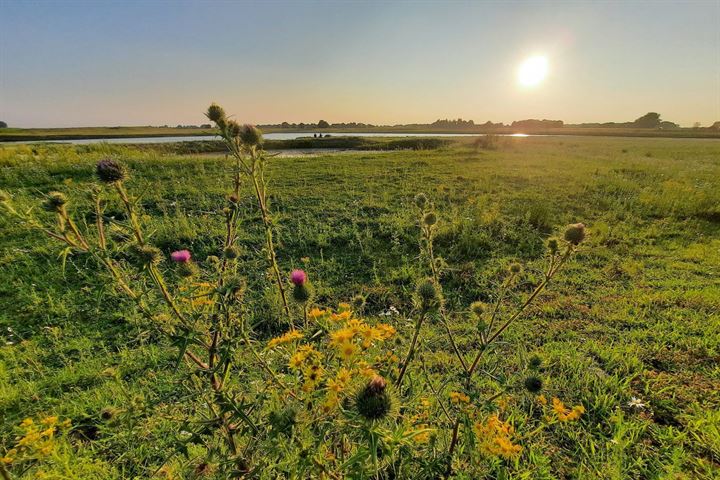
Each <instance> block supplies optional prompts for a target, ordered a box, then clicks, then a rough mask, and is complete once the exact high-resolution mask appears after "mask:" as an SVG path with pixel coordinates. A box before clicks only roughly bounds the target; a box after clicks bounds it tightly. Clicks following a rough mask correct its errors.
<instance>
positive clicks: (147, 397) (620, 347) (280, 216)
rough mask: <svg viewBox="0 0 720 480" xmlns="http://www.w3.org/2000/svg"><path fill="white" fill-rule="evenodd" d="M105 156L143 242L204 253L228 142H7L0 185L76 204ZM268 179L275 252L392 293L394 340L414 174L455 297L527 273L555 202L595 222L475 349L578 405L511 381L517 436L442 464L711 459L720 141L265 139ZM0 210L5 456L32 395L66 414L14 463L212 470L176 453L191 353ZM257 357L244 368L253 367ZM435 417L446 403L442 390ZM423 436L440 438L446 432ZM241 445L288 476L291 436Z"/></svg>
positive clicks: (332, 290) (59, 473) (567, 216)
mask: <svg viewBox="0 0 720 480" xmlns="http://www.w3.org/2000/svg"><path fill="white" fill-rule="evenodd" d="M108 155H112V156H114V157H116V158H120V159H123V160H124V161H125V163H126V164H127V165H128V166H129V167H130V171H131V178H130V180H129V181H128V182H127V188H128V189H129V190H131V191H133V192H135V193H138V194H140V196H141V205H142V210H143V215H142V216H141V222H143V224H145V226H146V228H147V230H146V231H148V232H151V241H152V243H153V244H155V245H157V246H158V247H159V248H161V249H162V251H163V252H165V253H169V252H171V251H173V250H177V249H181V248H187V249H189V250H191V251H192V252H193V255H194V257H195V258H198V259H204V258H205V257H207V256H208V255H217V254H218V246H219V245H220V244H221V243H222V237H223V225H222V222H221V221H218V218H219V216H220V214H219V213H218V212H219V210H220V209H221V208H222V206H223V205H224V202H225V198H226V196H227V194H228V191H229V187H228V183H227V181H226V177H227V170H228V168H229V167H228V165H227V164H226V163H225V162H226V160H224V159H223V158H222V157H220V156H217V157H215V156H212V155H203V156H188V155H175V154H173V153H172V152H167V151H165V152H160V151H153V150H148V149H145V150H139V149H135V148H133V147H123V146H109V145H91V146H77V147H73V146H39V147H36V148H35V149H34V150H33V149H31V148H29V147H10V146H8V147H5V148H0V189H3V190H5V191H7V192H9V193H10V194H11V195H12V196H13V201H14V202H15V203H16V204H18V205H21V206H26V207H29V206H31V205H33V204H36V203H38V202H39V201H40V200H41V198H42V195H43V194H44V193H47V192H49V191H52V190H61V191H65V192H68V194H69V195H70V203H71V205H72V209H73V210H74V211H79V212H80V213H82V212H85V211H87V210H88V209H90V207H91V205H90V201H89V197H88V195H86V194H77V193H73V192H77V189H78V187H79V188H80V191H89V189H90V186H91V184H92V183H93V181H94V177H93V171H94V165H95V162H97V161H98V160H99V159H101V158H104V157H106V156H108ZM270 180H271V192H272V195H271V208H272V209H273V210H274V211H275V212H276V213H277V219H276V220H277V226H278V232H277V239H276V240H277V243H278V248H277V251H278V258H279V262H280V265H281V267H282V269H283V271H287V272H289V271H290V270H291V269H292V268H304V269H305V270H306V271H307V272H308V274H309V276H310V278H311V279H312V281H313V284H314V287H315V289H316V292H317V293H316V302H317V303H319V304H323V305H336V304H337V303H338V302H341V301H346V300H348V299H350V298H352V297H353V295H356V294H363V295H364V296H365V297H366V304H365V306H364V307H363V308H364V310H363V311H362V313H363V314H364V315H366V316H368V317H375V316H377V315H378V314H380V313H381V312H384V311H386V310H387V309H388V308H389V307H390V306H393V307H395V308H397V310H398V311H399V312H400V315H398V316H394V317H392V318H391V319H390V320H387V321H388V322H390V323H392V325H393V326H394V327H395V328H396V329H397V330H398V333H399V336H398V338H399V340H398V342H399V343H400V344H399V345H398V346H397V349H398V351H405V349H406V348H407V344H408V342H409V337H410V335H411V334H412V328H413V319H411V318H406V317H405V314H406V313H408V312H410V311H411V309H412V292H413V289H414V286H415V283H416V282H417V280H418V279H420V278H422V277H423V276H424V275H426V273H425V271H424V269H423V267H422V266H421V265H420V262H419V260H418V253H417V252H418V231H417V220H416V214H415V212H414V210H413V207H412V199H413V197H414V195H415V194H416V193H418V192H424V193H426V194H427V195H428V197H429V198H430V199H431V200H432V201H433V202H434V203H435V205H436V207H437V211H438V217H439V222H438V229H437V237H436V241H435V248H436V250H437V252H438V254H439V255H441V256H442V257H443V259H444V260H445V261H446V262H447V263H448V266H449V268H448V273H447V275H446V276H445V278H444V281H443V285H444V289H445V295H446V297H447V298H446V301H447V303H448V304H449V305H456V306H460V309H462V308H464V307H463V306H466V305H469V303H470V302H472V301H474V300H477V299H481V300H483V301H487V302H491V301H493V299H494V297H493V295H494V292H495V291H496V286H497V284H498V282H499V279H500V278H501V272H503V271H504V270H505V268H506V267H507V265H508V264H509V263H510V262H513V261H519V262H521V263H522V264H524V265H525V271H526V273H525V274H524V277H523V281H522V282H521V283H520V285H519V287H518V288H519V290H520V292H521V293H522V292H524V291H527V290H529V289H530V288H531V285H532V284H533V282H535V281H536V279H537V275H538V273H537V269H538V268H539V267H540V265H541V261H542V257H543V255H544V252H545V246H544V244H545V241H546V239H547V238H548V237H549V236H550V235H552V234H557V232H558V231H561V229H562V228H563V226H564V225H566V224H568V223H574V222H580V221H582V222H585V223H586V224H587V226H588V229H589V237H588V241H587V242H586V244H584V245H583V246H582V247H581V249H580V251H579V253H578V254H577V255H576V256H574V257H573V258H572V259H571V260H570V263H569V264H568V266H567V268H566V269H565V270H563V271H561V272H560V273H559V274H558V276H557V278H556V280H554V284H553V285H552V288H550V289H549V290H548V291H547V292H545V293H544V294H543V295H542V297H541V298H540V299H539V301H538V302H537V303H535V304H533V306H532V307H531V309H530V310H529V312H528V314H527V315H526V316H525V317H523V318H522V320H521V321H519V322H518V323H516V324H514V325H513V326H512V327H511V328H510V329H509V330H508V333H507V336H506V337H505V338H504V340H503V343H501V344H500V346H499V352H498V355H497V356H495V357H493V360H492V363H489V364H488V365H485V366H484V367H483V368H487V369H488V370H492V369H494V370H493V371H494V372H495V374H496V375H499V376H503V375H510V374H512V373H516V372H519V371H522V369H523V368H524V366H523V365H524V361H525V360H524V359H525V358H526V357H527V356H528V355H531V354H533V355H538V356H539V357H540V358H541V359H542V370H541V371H542V376H543V379H544V387H543V389H544V393H545V394H546V395H547V397H548V398H550V397H551V396H558V397H560V398H562V399H563V400H565V401H566V403H568V404H572V405H575V404H581V405H583V406H584V408H585V414H584V415H583V416H582V418H581V419H580V420H579V421H578V422H577V423H576V424H573V425H557V426H556V427H554V428H548V429H544V430H541V431H534V426H533V425H535V424H534V423H533V422H534V421H535V420H536V419H534V418H533V416H532V415H531V414H529V413H528V411H529V410H528V408H529V407H528V405H529V404H532V402H533V398H532V397H529V396H528V395H527V394H525V396H523V395H518V396H511V397H509V398H507V399H506V400H505V403H506V404H504V405H502V406H501V407H499V408H501V409H502V410H503V412H504V415H505V416H506V418H508V419H509V420H510V421H512V423H513V424H514V426H515V429H516V431H517V432H518V434H519V435H520V436H521V438H520V440H519V442H520V444H521V445H522V447H523V451H522V454H521V455H519V456H518V457H516V458H514V459H512V460H505V459H498V458H490V459H484V460H480V461H477V462H470V461H462V460H459V461H458V464H457V465H456V469H455V470H456V474H457V478H467V479H469V478H488V479H489V478H526V479H530V478H532V479H536V478H548V479H550V478H563V479H564V478H584V479H623V478H632V479H656V478H657V479H660V478H662V479H670V478H673V479H695V478H701V479H712V478H718V477H719V476H720V367H718V365H719V363H718V361H719V360H720V142H717V141H714V140H686V139H627V138H572V137H566V138H507V139H502V140H501V141H500V142H499V144H498V146H497V149H495V150H482V149H481V150H479V151H476V150H475V149H473V148H471V147H470V146H469V145H465V144H455V145H451V146H446V147H444V148H440V149H433V150H420V151H396V152H383V153H381V154H380V153H373V152H357V153H352V154H344V155H333V154H327V155H318V156H313V157H304V158H278V159H274V160H272V162H271V165H270ZM244 188H245V187H244ZM250 195H251V194H250V190H249V189H244V190H243V191H242V196H241V197H242V198H241V208H242V212H243V215H242V219H241V234H240V244H241V247H242V252H243V253H242V256H241V264H242V270H243V272H245V275H246V276H247V278H248V284H249V288H248V292H249V293H248V294H249V295H255V296H257V297H258V298H259V297H262V293H257V292H262V291H263V290H262V289H263V287H262V285H263V284H264V278H263V277H264V276H263V274H262V273H263V272H264V270H265V263H264V258H263V257H262V255H260V253H259V252H258V251H257V247H256V245H258V244H259V243H261V241H262V235H263V233H262V228H261V225H260V219H259V216H258V214H257V212H256V211H255V210H254V209H253V203H252V199H251V197H250ZM38 215H40V216H42V215H48V216H49V214H46V213H44V212H40V213H38ZM107 215H109V216H113V215H115V216H117V217H121V216H122V213H121V208H120V206H119V205H115V204H111V205H110V206H109V209H108V212H107ZM48 218H50V217H48ZM80 218H85V219H86V220H89V221H90V222H92V217H91V216H85V217H83V216H82V215H81V216H80ZM0 232H2V233H0V246H1V247H2V248H1V250H0V304H1V305H2V308H0V327H1V329H2V330H0V339H2V345H1V346H0V420H1V422H0V423H1V426H0V454H3V452H5V451H6V450H8V449H9V448H11V447H12V445H13V442H14V437H15V435H16V434H17V427H16V426H17V425H18V424H19V423H20V422H21V421H22V420H23V419H24V418H26V417H33V418H39V417H42V416H46V415H57V416H59V417H60V418H67V419H70V420H71V422H72V425H73V426H72V427H71V430H70V432H69V433H68V434H67V436H64V437H63V438H62V444H61V446H60V447H59V449H58V452H56V454H55V458H54V460H53V461H48V462H46V463H38V464H33V465H34V466H33V467H32V468H31V469H30V470H27V471H25V472H21V471H13V473H15V474H16V475H18V476H21V477H23V476H24V478H41V477H40V476H39V475H40V474H39V473H38V472H43V473H44V474H45V475H47V477H46V478H108V479H109V478H151V477H153V476H157V477H158V478H160V477H162V478H196V477H197V478H200V477H202V478H213V474H212V471H210V470H208V471H206V470H204V469H200V468H199V467H198V465H197V464H193V463H192V462H193V461H196V462H197V460H196V457H193V456H192V455H191V461H190V462H189V465H190V466H188V464H187V463H183V462H182V461H181V459H180V458H179V456H173V455H171V452H172V451H173V446H174V445H176V443H177V438H178V437H179V436H181V435H182V431H183V429H184V427H183V426H182V422H181V421H179V420H178V419H183V418H187V417H193V416H194V415H196V412H195V407H194V405H195V403H194V402H195V400H196V399H195V398H193V397H192V396H191V394H190V393H189V392H190V389H189V388H187V387H188V386H187V383H186V382H187V379H186V376H185V374H184V373H185V372H184V369H185V368H186V367H184V366H181V367H180V368H179V369H175V360H176V356H177V349H176V348H174V346H172V345H170V344H169V342H167V341H166V340H164V339H162V338H161V337H158V336H157V335H154V334H153V333H152V330H151V329H148V328H147V327H146V326H145V325H144V324H143V320H142V319H141V317H140V315H139V314H138V313H137V311H136V310H135V309H134V308H133V305H132V304H131V303H130V302H129V301H127V300H126V299H125V298H123V297H122V296H121V295H120V294H118V293H116V292H114V291H113V290H112V289H110V288H108V287H106V286H105V284H104V283H103V282H101V281H99V280H98V278H97V275H94V274H91V273H89V272H88V269H87V268H88V262H89V260H88V259H87V258H85V257H83V256H82V255H78V256H70V257H68V258H67V262H66V264H65V266H64V268H63V266H62V264H61V263H62V262H61V260H60V259H59V257H58V256H59V254H60V252H61V250H62V248H61V247H60V246H59V245H58V244H57V243H56V242H54V241H52V240H51V239H48V238H45V237H43V236H41V235H39V234H37V233H36V232H30V231H28V230H27V229H26V228H25V227H23V226H21V225H18V224H17V223H16V222H15V221H13V220H10V219H7V218H5V217H2V216H0ZM251 315H252V314H251ZM257 316H258V317H262V312H260V313H258V314H257ZM255 323H256V328H255V330H254V332H253V336H254V338H257V339H267V338H269V337H271V336H273V335H275V334H277V333H278V332H279V331H281V328H280V326H279V325H277V324H276V323H274V322H272V321H271V319H269V318H255ZM452 329H453V330H454V332H455V333H456V335H457V338H458V339H459V343H460V344H459V348H460V349H461V350H463V351H469V350H472V349H473V347H474V344H473V342H472V338H473V336H472V335H471V334H472V332H473V331H474V329H475V326H474V324H473V323H472V322H470V321H469V320H467V319H466V318H464V317H457V318H455V319H454V320H453V323H452ZM419 348H420V353H419V360H418V361H421V362H422V363H423V364H424V365H425V371H426V372H427V374H428V375H429V376H430V378H431V380H432V381H434V382H436V384H438V385H439V384H440V383H441V382H443V381H444V380H446V379H448V381H454V380H455V375H456V373H455V372H454V371H453V370H452V369H451V367H450V365H451V363H452V353H451V348H450V345H449V344H448V340H447V337H446V336H445V335H444V331H443V330H442V328H441V327H440V326H439V325H438V324H437V323H431V324H429V326H428V330H427V332H426V333H425V334H424V335H423V337H422V339H421V344H420V347H419ZM253 375H257V374H251V373H248V374H247V376H244V377H243V378H242V381H240V380H238V382H241V385H239V386H238V388H240V389H241V390H242V387H243V384H245V385H251V384H252V385H255V383H253V382H255V381H256V377H253ZM413 375H414V376H420V375H421V374H420V373H419V372H417V373H415V372H413V373H412V375H411V376H413ZM253 379H255V380H253ZM633 398H634V399H635V400H633ZM432 415H433V417H436V418H437V419H438V422H440V423H443V422H444V418H443V416H442V414H441V412H440V410H439V409H438V408H437V407H435V410H434V412H433V414H432ZM446 423H447V422H446ZM433 442H437V445H439V446H438V447H437V448H438V449H439V448H440V446H442V445H445V444H446V443H447V442H448V438H447V431H446V430H442V431H441V432H440V433H438V435H437V438H436V439H433ZM263 445H265V444H263ZM433 445H434V444H433ZM242 447H243V449H244V452H245V455H246V457H247V462H248V464H250V465H263V466H265V467H264V471H265V474H264V476H263V474H259V475H258V476H259V477H262V478H280V477H282V474H281V473H278V472H281V471H282V470H281V467H282V465H283V459H282V455H279V454H278V456H277V457H273V458H270V457H269V456H268V455H269V454H266V453H264V452H266V451H270V450H267V448H269V447H267V446H262V445H260V446H258V445H253V444H252V442H249V441H248V443H247V444H243V445H242ZM256 447H257V448H256ZM191 453H192V452H191ZM195 453H197V452H195ZM198 455H199V454H198ZM418 462H420V460H418ZM270 466H273V468H276V467H277V468H278V470H273V469H272V468H271V467H270ZM172 472H176V473H174V474H173V473H172ZM183 472H184V473H183ZM188 472H189V473H188ZM193 472H194V473H193ZM173 475H174V476H173ZM414 475H415V478H422V477H423V475H424V476H425V477H429V474H427V473H425V474H423V473H422V470H416V471H415V472H414ZM218 478H219V477H218ZM287 478H294V477H293V476H292V475H288V477H287ZM297 478H302V477H297ZM382 478H393V477H392V476H387V475H386V476H383V477H382ZM398 478H403V477H398Z"/></svg>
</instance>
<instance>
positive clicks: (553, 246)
mask: <svg viewBox="0 0 720 480" xmlns="http://www.w3.org/2000/svg"><path fill="white" fill-rule="evenodd" d="M558 249H559V247H558V241H557V238H551V239H550V240H548V250H549V251H550V254H551V255H555V254H556V253H557V252H558Z"/></svg>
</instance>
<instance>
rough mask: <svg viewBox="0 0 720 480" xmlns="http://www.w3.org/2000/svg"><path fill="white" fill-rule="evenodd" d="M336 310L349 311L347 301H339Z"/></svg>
mask: <svg viewBox="0 0 720 480" xmlns="http://www.w3.org/2000/svg"><path fill="white" fill-rule="evenodd" d="M338 310H340V311H341V312H348V311H350V304H349V303H347V302H341V303H339V304H338Z"/></svg>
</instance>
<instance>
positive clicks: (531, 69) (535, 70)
mask: <svg viewBox="0 0 720 480" xmlns="http://www.w3.org/2000/svg"><path fill="white" fill-rule="evenodd" d="M547 72H548V60H547V57H543V56H537V57H530V58H528V59H527V60H525V61H524V62H523V63H521V64H520V68H518V75H517V78H518V83H519V84H520V85H522V86H523V87H534V86H535V85H538V84H540V82H542V81H543V80H544V79H545V76H546V75H547Z"/></svg>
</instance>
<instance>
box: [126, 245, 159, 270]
mask: <svg viewBox="0 0 720 480" xmlns="http://www.w3.org/2000/svg"><path fill="white" fill-rule="evenodd" d="M131 254H132V256H133V257H134V258H135V260H137V262H138V263H139V264H141V265H158V264H159V263H160V262H162V261H163V253H162V252H161V251H160V249H159V248H157V247H153V246H150V245H133V247H132V250H131Z"/></svg>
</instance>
